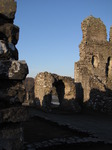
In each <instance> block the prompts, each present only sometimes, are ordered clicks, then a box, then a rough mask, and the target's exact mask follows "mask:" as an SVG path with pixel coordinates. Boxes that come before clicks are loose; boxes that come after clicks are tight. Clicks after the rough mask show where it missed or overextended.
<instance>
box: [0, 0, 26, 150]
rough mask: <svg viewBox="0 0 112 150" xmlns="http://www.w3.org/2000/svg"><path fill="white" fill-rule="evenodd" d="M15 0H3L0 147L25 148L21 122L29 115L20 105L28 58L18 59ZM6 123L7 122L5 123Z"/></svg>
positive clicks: (0, 18)
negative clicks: (26, 59)
mask: <svg viewBox="0 0 112 150" xmlns="http://www.w3.org/2000/svg"><path fill="white" fill-rule="evenodd" d="M15 13H16V2H15V1H14V0H0V149H6V150H12V149H17V150H19V149H22V146H23V133H22V127H21V124H20V123H21V122H22V121H24V120H26V119H27V117H28V115H27V111H26V109H25V108H23V107H22V106H21V104H22V102H23V101H24V99H25V87H24V84H23V80H24V79H25V77H26V75H27V74H28V66H27V64H26V62H25V61H18V50H17V48H16V46H15V45H16V44H17V42H18V39H19V27H17V26H15V25H14V24H13V21H14V18H15ZM4 124H5V126H4Z"/></svg>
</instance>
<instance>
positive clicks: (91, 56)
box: [75, 16, 112, 112]
mask: <svg viewBox="0 0 112 150" xmlns="http://www.w3.org/2000/svg"><path fill="white" fill-rule="evenodd" d="M81 28H82V32H83V39H82V41H81V44H80V45H79V48H80V60H79V61H78V62H76V63H75V82H76V83H80V84H81V85H82V88H83V102H84V103H85V104H87V105H88V106H89V107H90V108H91V107H92V108H93V109H94V110H97V111H102V112H112V27H111V28H110V39H109V41H107V33H106V27H105V25H104V24H103V22H102V21H101V20H100V19H99V18H94V17H93V16H90V17H88V18H86V19H85V20H84V21H83V22H82V23H81Z"/></svg>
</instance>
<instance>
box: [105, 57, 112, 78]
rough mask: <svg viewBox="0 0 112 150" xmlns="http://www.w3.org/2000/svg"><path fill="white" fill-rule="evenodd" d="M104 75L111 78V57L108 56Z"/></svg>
mask: <svg viewBox="0 0 112 150" xmlns="http://www.w3.org/2000/svg"><path fill="white" fill-rule="evenodd" d="M106 76H107V77H108V78H112V58H111V57H108V59H107V63H106Z"/></svg>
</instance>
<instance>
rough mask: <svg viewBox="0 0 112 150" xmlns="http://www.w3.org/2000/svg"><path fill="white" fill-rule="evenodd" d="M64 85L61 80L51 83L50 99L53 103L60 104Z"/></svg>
mask: <svg viewBox="0 0 112 150" xmlns="http://www.w3.org/2000/svg"><path fill="white" fill-rule="evenodd" d="M64 94H65V85H64V83H63V81H62V80H59V81H56V82H54V83H53V89H52V101H51V103H52V104H54V105H61V104H62V101H63V100H64Z"/></svg>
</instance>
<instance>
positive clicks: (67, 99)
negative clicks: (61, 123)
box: [34, 72, 80, 112]
mask: <svg viewBox="0 0 112 150" xmlns="http://www.w3.org/2000/svg"><path fill="white" fill-rule="evenodd" d="M34 90H35V100H36V101H39V102H40V105H41V106H42V107H43V108H47V109H50V108H51V101H52V96H55V97H58V99H59V103H60V107H61V108H62V109H65V110H72V111H76V112H78V111H80V106H79V104H78V102H77V100H76V87H75V84H74V80H73V79H72V78H70V77H63V76H59V75H56V74H51V73H48V72H42V73H39V74H38V75H37V76H36V78H35V87H34Z"/></svg>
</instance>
